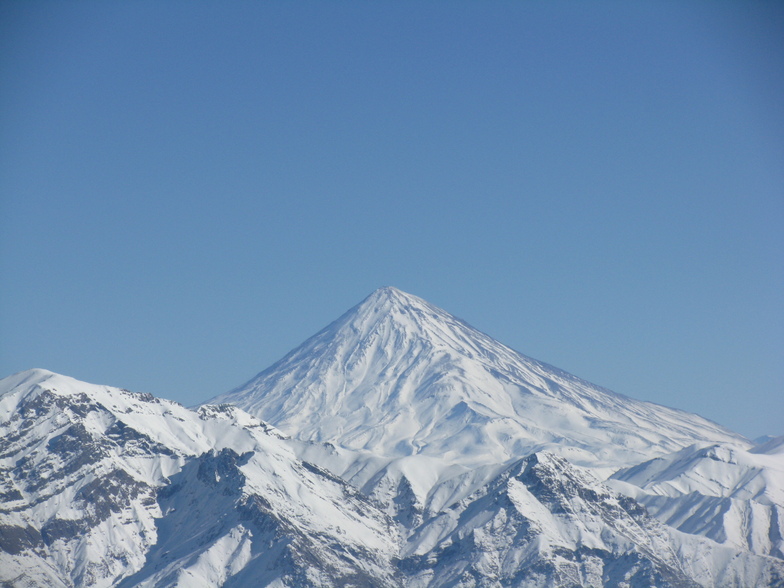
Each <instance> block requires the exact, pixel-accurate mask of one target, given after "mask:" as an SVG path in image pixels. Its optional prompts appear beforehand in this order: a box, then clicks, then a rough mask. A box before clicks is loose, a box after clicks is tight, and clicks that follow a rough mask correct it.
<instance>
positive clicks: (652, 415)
mask: <svg viewBox="0 0 784 588" xmlns="http://www.w3.org/2000/svg"><path fill="white" fill-rule="evenodd" d="M213 402H214V403H213V404H207V405H203V406H200V407H197V408H195V409H187V408H185V407H183V406H181V405H179V404H177V403H174V402H170V401H167V400H161V399H158V398H154V397H152V396H150V395H147V394H138V393H133V392H129V391H127V390H121V389H118V388H111V387H107V386H97V385H93V384H87V383H84V382H79V381H77V380H74V379H72V378H68V377H66V376H60V375H57V374H53V373H51V372H47V371H45V370H30V371H27V372H21V373H19V374H16V375H14V376H10V377H8V378H5V379H4V380H0V585H2V586H13V587H14V588H17V587H18V588H21V587H29V586H47V587H49V586H54V587H66V586H67V587H69V588H70V587H73V586H98V587H109V586H113V587H114V586H119V587H123V588H130V587H132V586H149V587H153V586H154V587H161V588H163V587H170V586H182V587H186V586H187V587H191V586H204V587H212V586H216V587H217V586H227V587H228V586H274V587H276V588H283V587H302V586H356V587H359V586H372V587H387V586H389V587H392V586H396V587H397V586H400V587H423V588H424V587H433V588H435V587H441V586H444V587H447V586H449V587H468V586H524V587H542V588H544V587H551V586H553V587H556V588H559V587H567V586H569V587H571V586H587V585H595V586H600V585H602V586H628V587H630V588H631V587H636V588H642V587H649V586H660V587H662V586H670V587H682V586H702V587H705V588H709V587H719V586H721V587H724V586H729V587H745V586H784V555H783V554H782V545H783V543H782V524H781V521H782V512H783V509H784V483H782V482H783V480H782V472H784V451H782V447H784V443H782V438H776V439H770V440H766V442H765V444H763V445H758V446H754V445H753V444H752V443H751V442H749V441H748V440H746V439H745V438H743V437H742V436H740V435H737V434H735V433H733V432H731V431H728V430H727V429H724V428H722V427H720V426H719V425H717V424H715V423H712V422H710V421H707V420H705V419H703V418H701V417H699V416H697V415H693V414H689V413H685V412H682V411H678V410H675V409H669V408H666V407H662V406H658V405H654V404H651V403H646V402H641V401H637V400H633V399H630V398H626V397H624V396H621V395H618V394H614V393H612V392H610V391H608V390H604V389H601V388H598V387H596V386H594V385H592V384H589V383H587V382H585V381H583V380H580V379H579V378H576V377H574V376H571V375H569V374H567V373H565V372H562V371H560V370H557V369H556V368H553V367H551V366H548V365H545V364H542V363H540V362H537V361H535V360H533V359H530V358H527V357H525V356H523V355H521V354H519V353H517V352H515V351H513V350H511V349H509V348H508V347H505V346H504V345H502V344H500V343H498V342H496V341H494V340H493V339H491V338H490V337H488V336H487V335H484V334H482V333H480V332H479V331H476V330H475V329H473V328H472V327H470V326H468V325H466V324H465V323H463V322H462V321H460V320H459V319H456V318H455V317H453V316H451V315H449V314H448V313H446V312H445V311H443V310H440V309H438V308H436V307H434V306H432V305H430V304H428V303H427V302H425V301H423V300H421V299H419V298H416V297H414V296H411V295H409V294H405V293H403V292H400V291H399V290H396V289H394V288H383V289H381V290H378V291H376V292H375V293H373V294H372V295H371V296H370V297H369V298H367V299H366V300H365V301H363V302H362V303H360V304H359V305H358V306H357V307H355V308H354V309H352V310H350V311H349V312H348V313H346V314H345V315H344V316H343V317H341V318H339V319H338V320H337V321H335V322H334V323H333V324H331V325H330V326H328V327H327V328H326V329H324V330H323V331H321V332H320V333H318V334H317V335H315V336H314V337H312V338H311V339H310V340H308V341H306V342H305V343H304V344H303V345H302V346H300V347H299V348H297V349H295V350H294V351H292V352H291V353H290V354H289V355H287V356H286V357H285V358H283V359H282V360H281V361H279V362H278V363H276V364H275V365H273V366H272V367H270V368H269V369H267V370H265V371H264V372H262V373H261V374H259V376H257V377H256V378H254V379H253V380H251V382H249V383H248V384H246V385H245V386H242V387H240V388H238V389H236V390H234V391H232V392H230V393H228V394H225V395H222V396H219V397H216V398H215V399H214V401H213ZM229 403H231V404H229ZM243 409H245V410H247V411H248V412H246V411H245V410H243ZM249 412H251V413H254V414H255V415H256V416H252V415H251V414H249ZM260 418H261V419H264V420H260ZM265 421H269V422H271V423H272V424H267V422H265ZM278 427H279V428H278ZM610 475H612V477H611V479H609V480H606V481H605V482H602V480H604V479H605V478H607V477H608V476H610Z"/></svg>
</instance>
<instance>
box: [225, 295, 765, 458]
mask: <svg viewBox="0 0 784 588" xmlns="http://www.w3.org/2000/svg"><path fill="white" fill-rule="evenodd" d="M210 402H227V403H231V404H234V405H236V406H239V407H240V408H242V409H243V410H246V411H247V412H249V413H251V414H254V415H256V416H258V417H259V418H261V419H263V420H265V421H267V422H270V423H272V424H274V425H275V426H277V427H279V428H280V429H281V430H283V431H285V432H287V433H288V434H291V435H292V436H295V437H297V438H298V439H302V440H311V441H320V442H330V443H334V444H337V445H340V446H343V447H346V448H350V449H361V450H367V451H370V452H372V453H373V454H375V455H378V456H386V457H402V456H406V455H412V454H426V455H431V456H437V457H439V458H441V459H445V460H447V461H450V462H459V463H462V464H467V465H476V464H482V463H487V462H488V461H495V462H501V461H505V460H508V459H512V458H515V457H521V456H524V455H528V454H529V453H531V452H533V451H540V450H543V449H545V450H550V451H554V452H556V453H560V454H562V455H564V456H566V457H567V458H568V459H569V460H570V461H572V462H573V463H581V464H590V465H595V466H596V465H605V466H611V467H619V466H621V465H624V464H626V465H630V464H633V463H637V462H639V461H641V460H643V459H649V458H650V457H652V456H655V455H660V454H665V453H668V452H671V451H675V450H677V449H680V448H681V447H684V446H687V445H690V444H692V443H694V442H697V441H711V442H734V443H741V444H746V445H750V443H749V442H748V441H747V440H746V439H745V438H743V437H741V436H740V435H737V434H735V433H733V432H731V431H729V430H727V429H725V428H723V427H721V426H719V425H717V424H715V423H712V422H710V421H708V420H706V419H704V418H702V417H699V416H697V415H694V414H689V413H686V412H683V411H679V410H676V409H672V408H666V407H663V406H659V405H655V404H652V403H648V402H643V401H639V400H635V399H632V398H627V397H625V396H620V395H618V394H615V393H613V392H610V391H608V390H605V389H602V388H599V387H597V386H594V385H593V384H590V383H588V382H585V381H583V380H580V379H579V378H576V377H574V376H572V375H570V374H568V373H566V372H563V371H561V370H558V369H556V368H553V367H551V366H548V365H546V364H543V363H540V362H538V361H536V360H533V359H530V358H528V357H526V356H524V355H522V354H520V353H518V352H516V351H514V350H512V349H510V348H508V347H506V346H504V345H502V344H501V343H499V342H497V341H495V340H493V339H492V338H490V337H489V336H487V335H485V334H484V333H481V332H479V331H477V330H476V329H474V328H472V327H470V326H469V325H467V324H466V323H464V322H462V321H461V320H459V319H457V318H455V317H453V316H452V315H450V314H449V313H447V312H445V311H443V310H441V309H439V308H437V307H435V306H433V305H431V304H429V303H427V302H425V301H424V300H422V299H420V298H417V297H415V296H412V295H410V294H406V293H404V292H401V291H400V290H397V289H395V288H389V287H388V288H381V289H379V290H377V291H376V292H374V293H373V294H371V295H370V296H369V297H368V298H366V299H365V300H364V301H363V302H361V303H360V304H359V305H357V306H356V307H354V308H352V309H351V310H349V311H348V312H347V313H346V314H344V315H343V316H342V317H340V318H339V319H338V320H336V321H335V322H334V323H332V324H331V325H329V326H328V327H326V328H325V329H323V330H322V331H321V332H319V333H318V334H316V335H315V336H313V337H312V338H310V339H309V340H307V341H306V342H305V343H303V344H302V345H301V346H299V347H298V348H297V349H295V350H293V351H292V352H291V353H289V354H288V355H287V356H286V357H284V358H283V359H281V360H280V361H278V362H277V363H275V364H274V365H272V366H271V367H270V368H268V369H266V370H264V371H263V372H261V373H260V374H259V375H258V376H256V377H255V378H253V379H252V380H250V381H249V382H248V383H247V384H245V385H243V386H240V387H239V388H237V389H235V390H233V391H231V392H229V393H227V394H223V395H221V396H218V397H216V398H214V399H213V400H211V401H210Z"/></svg>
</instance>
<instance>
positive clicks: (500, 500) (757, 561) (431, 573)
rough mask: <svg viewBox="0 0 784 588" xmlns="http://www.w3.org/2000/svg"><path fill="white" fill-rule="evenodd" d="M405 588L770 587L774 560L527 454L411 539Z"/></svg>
mask: <svg viewBox="0 0 784 588" xmlns="http://www.w3.org/2000/svg"><path fill="white" fill-rule="evenodd" d="M403 555H404V560H403V562H402V564H401V565H402V567H403V569H404V570H406V571H407V573H408V574H409V575H410V577H409V583H408V585H409V586H423V587H424V586H428V587H431V586H525V587H535V586H536V587H542V588H544V587H549V586H630V587H631V586H637V587H650V586H660V587H661V586H673V587H679V588H681V587H689V586H695V587H696V586H776V585H780V583H781V582H782V581H784V562H780V561H778V560H774V559H772V558H766V557H759V556H755V555H752V554H750V553H743V552H739V551H736V550H734V549H731V548H727V547H723V546H720V545H718V544H716V543H714V542H713V541H710V540H708V539H705V538H702V537H695V536H691V535H687V534H685V533H680V532H678V531H676V530H674V529H672V528H669V527H667V526H665V525H663V524H661V523H660V522H659V521H657V520H656V519H654V518H653V517H651V516H649V515H648V514H647V513H646V511H645V509H644V508H643V507H642V506H641V505H639V504H638V503H637V502H635V501H634V500H633V499H630V498H628V497H625V496H623V495H621V494H617V493H615V492H612V491H611V490H609V489H608V488H606V487H604V486H603V485H601V484H599V483H598V481H597V480H595V479H593V478H592V476H591V475H590V474H589V473H587V472H584V471H580V470H579V469H577V468H575V467H573V466H571V465H570V464H569V463H568V462H567V461H566V460H564V459H563V458H561V457H558V456H555V455H552V454H548V453H536V454H533V455H531V456H528V457H527V458H524V459H522V460H519V461H517V462H514V463H513V464H511V465H510V466H509V467H507V468H506V469H505V470H504V471H502V472H501V473H500V474H499V475H498V476H496V477H495V478H494V479H493V480H492V481H491V482H490V483H488V484H487V485H486V486H484V487H482V488H481V489H479V490H478V491H476V492H475V493H473V494H472V495H470V496H468V497H467V498H465V499H463V500H461V501H459V502H457V503H455V504H453V505H452V506H451V507H450V508H448V509H444V510H443V512H441V513H440V514H439V515H437V516H434V517H433V518H431V519H430V520H429V521H427V522H426V523H425V524H423V525H421V526H420V527H419V528H418V529H417V530H416V532H415V533H413V534H412V535H411V536H410V537H409V540H408V542H407V544H406V547H405V549H404V553H403Z"/></svg>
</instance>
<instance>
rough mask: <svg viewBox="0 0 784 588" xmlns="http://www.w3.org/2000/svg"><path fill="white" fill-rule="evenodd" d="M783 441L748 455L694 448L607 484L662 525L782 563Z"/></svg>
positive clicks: (712, 446)
mask: <svg viewBox="0 0 784 588" xmlns="http://www.w3.org/2000/svg"><path fill="white" fill-rule="evenodd" d="M783 447H784V437H779V438H777V439H773V440H771V441H769V442H767V443H765V444H764V445H762V446H758V447H755V448H753V449H751V450H746V449H745V448H743V447H738V446H734V445H728V444H722V445H716V444H697V445H692V446H689V447H686V448H684V449H682V450H680V451H677V452H675V453H672V454H669V455H666V456H663V457H659V458H656V459H653V460H650V461H646V462H644V463H641V464H639V465H637V466H634V467H631V468H626V469H623V470H621V471H619V472H617V473H616V474H615V475H614V476H613V478H612V479H611V480H609V481H608V484H609V485H611V486H613V487H614V488H616V489H618V490H619V491H622V492H625V493H626V494H628V495H630V496H633V497H634V498H635V499H637V500H638V501H639V502H641V503H642V504H644V505H645V506H646V507H647V508H648V510H649V511H650V512H651V513H652V514H654V515H655V516H656V517H657V518H659V519H660V520H661V521H663V522H665V523H667V524H668V525H672V526H673V527H675V528H677V529H680V530H682V531H685V532H687V533H693V534H699V535H704V536H706V537H710V538H711V539H714V540H715V541H718V542H719V543H723V544H725V545H731V546H733V547H736V548H740V549H745V550H749V551H752V552H754V553H758V554H764V555H772V556H774V557H778V558H781V559H784V449H783Z"/></svg>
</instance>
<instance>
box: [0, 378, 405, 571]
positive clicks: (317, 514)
mask: <svg viewBox="0 0 784 588" xmlns="http://www.w3.org/2000/svg"><path fill="white" fill-rule="evenodd" d="M0 484H2V487H0V550H1V551H2V552H0V583H2V582H6V583H8V584H10V585H20V586H21V585H24V583H25V582H32V585H36V586H113V585H116V584H117V583H118V582H120V581H121V580H122V578H124V577H127V576H129V575H131V574H135V575H134V576H133V579H132V580H127V581H126V583H125V584H126V585H155V586H197V585H202V586H220V585H223V584H224V583H226V582H229V581H233V580H232V578H241V579H242V581H243V582H246V583H250V584H253V585H256V584H258V585H267V584H276V585H278V586H302V585H306V584H307V583H308V582H311V583H312V584H314V585H315V584H318V585H323V586H332V585H335V586H342V585H347V584H350V583H351V582H352V581H356V582H357V583H360V584H361V583H362V582H363V580H362V579H363V578H365V579H367V578H372V579H373V583H375V584H376V585H382V586H383V585H394V584H395V581H394V580H393V578H394V576H395V574H396V571H395V568H394V567H393V565H392V559H393V557H394V556H395V555H396V553H397V549H398V546H397V540H396V535H395V532H394V529H393V528H392V527H391V526H390V525H391V523H390V520H389V519H388V518H387V517H386V516H385V515H384V514H383V513H382V512H381V511H379V510H378V509H376V508H375V506H374V505H372V504H370V503H369V502H368V501H367V499H365V498H364V497H362V496H361V495H359V494H358V493H357V492H356V490H354V489H353V488H351V487H350V486H348V485H346V484H345V483H343V482H342V481H340V480H338V479H336V478H334V477H333V476H331V475H329V474H327V473H325V472H322V471H320V470H319V469H318V468H316V467H314V466H311V465H308V464H303V463H302V462H300V461H299V460H298V459H297V458H296V457H295V455H294V453H293V451H292V450H291V449H290V448H289V447H288V446H287V445H286V444H285V442H284V440H283V437H282V435H281V434H280V433H279V432H277V431H276V430H275V429H273V428H271V427H269V426H267V425H265V424H264V423H261V422H260V421H258V420H257V419H255V418H254V417H251V416H250V415H247V414H245V413H243V412H242V411H240V410H238V409H236V408H234V407H229V406H223V407H215V406H204V407H201V408H200V409H199V410H198V411H191V410H188V409H186V408H184V407H182V406H180V405H178V404H176V403H173V402H170V401H166V400H159V399H157V398H153V397H152V396H149V395H143V394H134V393H131V392H128V391H125V390H120V389H116V388H109V387H106V386H95V385H91V384H86V383H84V382H79V381H76V380H74V379H72V378H67V377H65V376H59V375H57V374H53V373H51V372H46V371H44V370H31V371H28V372H22V373H20V374H16V375H14V376H11V377H9V378H5V379H4V380H0ZM238 581H239V580H238ZM240 583H242V582H240Z"/></svg>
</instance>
